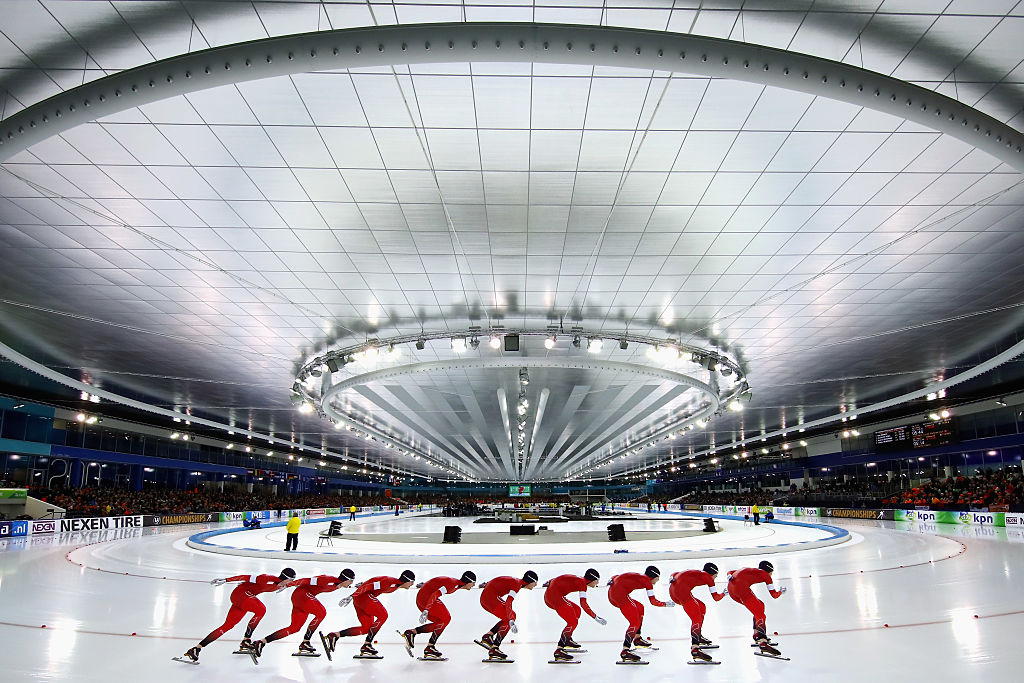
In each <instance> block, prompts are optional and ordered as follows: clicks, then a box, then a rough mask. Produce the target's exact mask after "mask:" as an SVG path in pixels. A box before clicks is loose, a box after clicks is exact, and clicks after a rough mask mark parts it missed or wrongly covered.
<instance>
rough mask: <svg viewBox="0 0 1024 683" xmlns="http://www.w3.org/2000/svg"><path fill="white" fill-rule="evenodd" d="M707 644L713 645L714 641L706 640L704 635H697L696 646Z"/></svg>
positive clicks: (705, 645)
mask: <svg viewBox="0 0 1024 683" xmlns="http://www.w3.org/2000/svg"><path fill="white" fill-rule="evenodd" d="M709 645H714V643H712V642H711V641H710V640H708V639H707V638H705V637H704V636H697V646H698V647H707V646H709Z"/></svg>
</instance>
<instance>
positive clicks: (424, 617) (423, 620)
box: [420, 610, 430, 624]
mask: <svg viewBox="0 0 1024 683" xmlns="http://www.w3.org/2000/svg"><path fill="white" fill-rule="evenodd" d="M427 612H428V610H423V611H422V612H420V623H421V624H425V623H427V622H428V621H430V617H429V616H428V614H427Z"/></svg>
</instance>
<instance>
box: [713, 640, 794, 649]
mask: <svg viewBox="0 0 1024 683" xmlns="http://www.w3.org/2000/svg"><path fill="white" fill-rule="evenodd" d="M768 644H769V645H771V646H772V647H775V646H776V645H778V643H776V642H774V641H771V640H769V641H768ZM750 647H761V646H760V645H759V644H757V643H753V644H751V646H750ZM701 649H703V648H701Z"/></svg>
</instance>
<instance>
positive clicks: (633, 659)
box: [615, 648, 647, 664]
mask: <svg viewBox="0 0 1024 683" xmlns="http://www.w3.org/2000/svg"><path fill="white" fill-rule="evenodd" d="M615 663H616V664H646V663H647V662H645V661H644V660H643V659H641V658H640V655H638V654H634V653H632V652H630V651H629V650H627V649H626V648H622V652H620V653H619V661H617V662H615Z"/></svg>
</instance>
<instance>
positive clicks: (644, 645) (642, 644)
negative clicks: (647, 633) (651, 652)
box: [633, 636, 651, 648]
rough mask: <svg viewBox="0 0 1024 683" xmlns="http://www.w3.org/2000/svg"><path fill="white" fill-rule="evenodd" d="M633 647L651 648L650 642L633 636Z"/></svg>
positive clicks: (641, 637)
mask: <svg viewBox="0 0 1024 683" xmlns="http://www.w3.org/2000/svg"><path fill="white" fill-rule="evenodd" d="M633 647H642V648H649V647H651V641H649V640H645V639H644V637H643V636H635V637H634V638H633Z"/></svg>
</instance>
